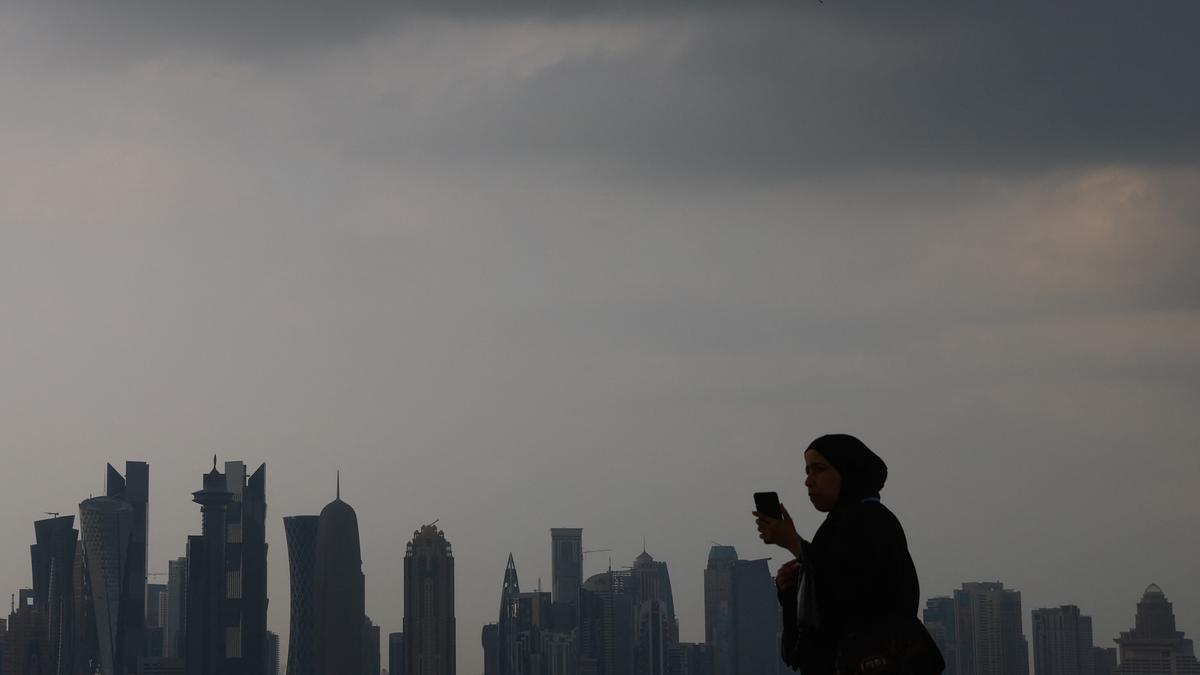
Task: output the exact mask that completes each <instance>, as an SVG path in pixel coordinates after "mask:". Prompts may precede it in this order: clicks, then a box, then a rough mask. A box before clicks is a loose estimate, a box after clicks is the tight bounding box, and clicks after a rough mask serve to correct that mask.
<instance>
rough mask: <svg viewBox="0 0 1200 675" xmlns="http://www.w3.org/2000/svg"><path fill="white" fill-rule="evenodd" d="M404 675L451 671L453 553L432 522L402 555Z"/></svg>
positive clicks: (416, 534) (449, 674)
mask: <svg viewBox="0 0 1200 675" xmlns="http://www.w3.org/2000/svg"><path fill="white" fill-rule="evenodd" d="M403 632H404V639H405V641H406V644H405V658H406V659H407V660H408V675H454V673H455V619H454V554H453V552H452V551H451V548H450V542H448V541H446V535H445V533H444V532H442V531H441V530H439V529H438V528H437V527H436V526H434V525H425V526H422V527H421V529H419V530H417V531H416V532H414V533H413V538H412V541H411V542H409V544H408V549H407V551H406V552H405V554H404V631H403Z"/></svg>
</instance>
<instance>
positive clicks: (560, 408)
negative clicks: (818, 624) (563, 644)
mask: <svg viewBox="0 0 1200 675" xmlns="http://www.w3.org/2000/svg"><path fill="white" fill-rule="evenodd" d="M1197 25H1200V4H1198V3H1196V2H1192V1H1188V0H1164V1H1163V2H1154V3H1133V2H1128V1H1127V0H1095V1H1094V2H1088V3H1086V5H1085V4H1080V3H1066V4H1064V3H1054V2H1045V1H1044V0H1012V1H1010V2H1003V3H954V2H948V1H945V0H912V1H911V2H905V3H903V4H896V3H891V4H881V3H862V2H855V1H854V0H824V2H817V1H816V0H799V1H796V2H772V1H764V0H749V1H747V2H737V3H730V2H714V1H712V0H698V1H696V2H667V3H633V2H610V1H603V0H577V1H576V0H572V1H571V2H558V3H547V2H527V1H522V0H516V1H514V2H505V3H488V4H487V5H486V6H484V5H483V4H482V3H463V2H430V1H429V0H413V1H412V2H403V3H396V2H388V1H385V0H346V1H345V2H341V3H336V5H334V4H329V5H328V6H326V3H311V2H299V3H297V2H288V1H287V0H260V1H256V2H254V3H251V4H250V5H247V3H245V2H235V1H234V0H207V1H206V2H151V1H148V0H106V1H105V2H100V3H97V2H83V1H80V0H64V1H63V2H45V1H44V0H10V1H9V2H4V3H0V90H2V91H4V92H6V93H7V94H8V95H7V96H6V97H5V102H6V105H5V106H4V107H3V110H2V111H0V122H2V123H0V147H3V148H4V152H3V153H2V156H0V242H2V245H0V313H2V316H0V321H2V325H3V327H4V330H3V331H0V373H2V374H3V377H0V428H2V429H4V448H5V453H4V457H5V460H6V463H5V475H6V476H8V477H9V481H8V483H7V484H6V488H5V491H4V494H3V496H2V497H0V507H2V508H3V510H4V512H5V514H6V517H5V518H4V519H3V520H2V521H0V540H3V541H6V542H15V543H19V546H16V544H14V547H15V548H14V549H13V552H10V553H7V554H6V555H3V556H0V584H5V585H7V586H8V588H9V589H10V592H15V591H16V589H18V588H22V587H26V586H28V585H29V584H30V583H31V582H30V581H29V580H28V579H29V576H30V559H29V556H28V554H27V548H26V546H27V545H28V544H32V543H33V542H34V539H35V537H36V535H35V533H34V530H33V526H32V525H31V523H33V522H35V521H38V520H42V519H44V518H45V517H47V512H62V513H64V514H65V513H76V515H78V514H77V511H76V509H77V505H78V504H79V503H80V502H81V501H82V500H84V499H86V498H88V497H89V496H92V497H96V498H102V497H105V496H106V495H108V493H109V490H108V485H107V484H106V477H105V475H104V466H105V463H106V461H111V462H112V464H113V466H114V467H115V468H116V469H118V470H119V471H124V470H125V469H124V466H125V465H124V464H123V463H124V462H125V461H127V460H133V461H144V462H147V463H148V464H149V465H150V466H151V467H152V480H151V482H150V488H149V511H148V516H149V529H148V532H147V538H146V546H147V561H148V565H147V567H148V570H149V571H150V572H152V573H158V574H163V573H166V574H168V575H169V573H170V568H169V561H172V560H177V559H179V558H180V557H182V556H184V555H185V553H186V551H185V550H184V549H183V545H184V544H183V543H181V540H180V534H181V533H187V534H192V535H194V534H195V533H196V532H197V531H198V522H199V517H198V513H197V512H198V507H197V505H196V504H195V503H193V502H192V501H191V500H190V495H191V493H192V492H194V491H196V489H197V487H198V485H197V476H198V475H199V474H202V473H204V472H206V471H208V470H209V461H210V458H211V457H212V455H213V454H214V453H216V454H218V455H219V457H220V458H221V459H222V460H225V459H241V460H243V461H245V462H247V464H248V466H250V467H257V466H259V465H260V464H264V463H265V464H266V465H267V466H268V467H270V481H269V485H268V490H267V495H266V498H267V502H268V503H269V512H268V514H267V519H266V522H265V524H264V538H265V540H266V543H267V544H268V545H269V546H270V554H269V556H268V559H267V589H266V591H267V596H268V597H269V598H270V599H271V602H270V604H269V606H268V609H267V627H268V628H269V629H270V630H272V631H273V632H275V633H277V634H278V635H279V636H280V640H281V644H280V647H281V649H282V650H285V651H286V649H287V645H286V644H285V643H286V641H287V639H288V638H287V632H288V629H289V619H290V616H289V613H288V602H287V600H286V598H287V595H288V592H289V581H288V572H289V567H288V556H287V555H286V549H287V544H286V536H285V534H284V529H283V517H284V516H288V515H293V514H316V513H318V512H319V510H320V509H321V508H322V506H323V505H324V504H326V503H327V502H329V501H330V500H332V499H334V497H335V489H336V488H335V482H336V478H335V475H336V472H337V471H339V470H340V471H341V473H342V497H343V498H344V499H345V500H346V501H347V502H348V503H352V504H353V506H354V509H355V510H356V513H357V515H358V522H359V527H360V528H361V532H362V535H363V538H362V542H361V543H362V570H363V573H364V574H365V575H366V601H365V602H366V608H365V609H366V614H367V615H368V616H369V617H370V618H371V620H372V622H373V623H374V624H375V625H377V626H380V627H381V632H386V633H391V632H396V631H398V630H399V628H400V626H401V624H402V621H403V616H402V613H403V610H402V598H403V584H404V581H403V575H402V574H401V573H400V572H399V571H398V567H399V561H400V560H401V559H402V558H403V555H404V551H405V546H406V544H407V542H408V541H409V540H410V538H411V533H412V531H413V530H414V528H417V527H419V526H421V525H423V524H428V523H432V522H434V521H437V522H438V527H439V528H442V529H444V531H445V532H446V533H447V537H448V538H449V539H450V540H451V541H453V543H454V552H455V579H456V589H455V602H456V605H457V606H456V608H455V619H456V625H457V636H456V645H457V666H458V668H459V670H461V671H463V672H464V673H468V674H471V673H475V672H478V671H480V670H481V669H482V667H481V666H482V654H480V653H479V650H478V649H476V648H475V643H477V642H478V638H479V636H478V632H477V627H478V626H482V625H484V624H485V623H486V622H488V621H492V620H494V617H493V615H494V614H495V612H496V589H495V585H496V583H497V577H498V576H499V575H500V574H501V572H502V571H503V570H504V568H505V564H506V562H507V559H508V554H509V552H513V553H514V554H515V557H516V560H517V562H518V564H519V566H520V569H521V580H522V583H523V589H531V588H533V587H535V586H536V582H537V580H538V579H539V578H541V579H542V580H543V582H544V588H545V590H546V591H547V592H550V593H551V594H552V595H553V588H552V586H553V577H554V570H553V563H552V560H551V559H550V556H549V555H548V553H549V552H548V550H547V549H548V541H547V540H548V535H547V533H548V532H550V531H551V530H552V529H554V528H582V529H583V530H584V534H585V538H584V542H585V543H586V547H585V550H592V551H596V552H592V553H586V554H585V553H583V552H582V551H581V552H580V558H581V560H580V567H581V574H580V576H581V577H582V579H584V580H585V581H586V580H587V579H588V578H590V577H591V576H593V575H595V574H597V573H601V572H603V571H604V570H606V569H607V567H608V561H609V557H610V556H611V559H612V561H613V564H614V566H623V565H627V564H632V561H633V560H635V559H636V557H637V556H638V555H639V554H640V553H641V551H642V550H643V543H642V542H643V541H645V542H646V549H648V551H649V553H650V554H651V555H653V556H654V558H655V559H656V560H660V561H667V562H669V563H670V565H671V583H672V585H673V590H674V596H675V597H674V604H675V608H674V609H675V614H676V617H677V620H678V624H679V633H680V635H679V637H680V640H681V641H682V642H686V643H692V644H694V643H699V642H702V641H703V635H704V619H703V616H704V610H703V599H702V595H703V593H702V589H703V578H704V568H705V566H706V563H707V553H708V550H709V549H710V548H711V546H712V543H713V542H717V543H719V544H722V545H727V546H732V547H734V548H736V550H737V551H738V553H739V554H740V555H741V556H743V557H746V558H749V559H752V558H765V557H770V558H771V560H770V561H769V562H768V563H767V565H768V568H769V569H770V570H772V571H773V570H774V569H775V568H776V567H778V565H779V564H780V563H781V562H782V561H783V559H784V558H783V556H784V555H786V554H784V553H783V552H782V551H781V550H778V549H772V548H769V547H766V546H763V545H762V544H761V543H760V542H759V541H758V539H757V537H756V533H755V529H754V524H753V520H752V518H751V517H750V515H749V512H750V511H751V510H752V509H753V498H752V495H753V494H754V493H755V492H760V491H770V490H774V491H777V492H778V493H779V494H780V497H781V500H782V502H783V503H784V505H786V506H787V507H788V509H789V511H790V512H791V514H792V515H793V516H794V517H795V518H796V521H797V524H798V526H799V531H800V533H801V534H804V535H808V536H811V535H812V533H813V532H814V531H815V530H816V528H817V526H818V525H819V523H820V522H821V516H820V514H818V513H816V512H815V511H814V510H813V509H811V508H810V505H809V503H808V502H807V500H806V491H805V489H804V488H803V486H802V481H803V474H804V469H803V462H802V457H801V454H802V451H803V450H804V448H805V446H806V444H807V443H808V442H810V441H811V439H813V438H816V437H817V436H820V435H822V434H826V433H838V432H846V433H852V434H855V435H856V436H858V437H860V438H861V439H862V440H863V441H865V442H866V443H867V445H869V446H870V447H871V448H872V449H874V450H875V451H876V452H877V453H878V454H879V455H880V456H881V457H882V458H883V459H884V460H885V461H886V462H887V464H888V466H889V476H890V477H889V480H888V483H887V485H886V486H885V487H884V490H883V493H882V498H883V501H884V503H885V504H886V505H887V506H888V508H889V509H890V510H892V511H893V512H894V513H895V514H896V515H897V516H898V518H899V519H900V521H901V522H902V523H903V524H904V527H905V530H906V534H907V538H908V543H909V548H910V550H911V552H912V555H913V558H914V562H915V565H916V570H917V574H918V576H919V581H920V585H921V589H922V596H923V598H929V597H932V596H937V595H945V594H949V593H952V592H953V590H954V589H957V588H959V587H960V586H961V584H962V583H963V582H964V581H989V580H990V581H1001V582H1003V583H1004V584H1005V586H1006V587H1007V588H1014V589H1018V590H1019V591H1020V593H1021V599H1022V607H1023V612H1028V610H1030V609H1033V608H1050V607H1060V606H1063V605H1067V604H1075V605H1077V606H1078V607H1080V609H1081V611H1082V612H1083V613H1084V614H1086V615H1087V616H1090V617H1091V618H1092V622H1093V632H1094V634H1095V635H1096V636H1097V637H1096V640H1097V641H1098V642H1100V643H1102V644H1103V643H1104V641H1106V640H1108V639H1110V638H1111V637H1114V636H1116V635H1119V634H1120V632H1122V631H1125V630H1127V629H1128V627H1129V626H1128V617H1127V614H1128V611H1129V603H1130V602H1131V600H1130V599H1131V598H1133V599H1136V598H1137V597H1140V595H1141V594H1142V592H1143V591H1144V589H1145V588H1146V585H1147V584H1149V583H1152V582H1153V583H1156V584H1158V585H1159V586H1160V587H1161V588H1163V589H1164V590H1165V591H1166V592H1167V593H1168V594H1170V598H1171V601H1172V602H1173V603H1174V604H1175V608H1176V613H1177V620H1178V624H1179V627H1180V629H1182V630H1184V631H1187V632H1188V634H1189V635H1193V634H1200V583H1197V579H1196V569H1195V568H1196V565H1195V561H1196V560H1200V538H1198V537H1195V536H1192V533H1193V532H1194V529H1195V523H1194V521H1195V514H1196V513H1200V491H1198V490H1197V489H1196V485H1197V483H1200V452H1197V449H1200V425H1198V424H1197V423H1196V421H1195V417H1196V415H1195V411H1196V410H1197V409H1200V375H1198V374H1200V293H1198V291H1197V289H1200V266H1197V265H1196V263H1195V258H1196V253H1195V252H1196V251H1197V250H1200V227H1197V226H1196V223H1200V124H1197V123H1196V120H1197V119H1200V88H1197V87H1196V86H1195V84H1194V81H1195V79H1196V77H1195V70H1196V68H1195V63H1196V62H1197V61H1198V60H1200V41H1197V40H1196V38H1195V35H1196V32H1197V30H1196V26H1197ZM97 467H98V468H97ZM75 525H76V528H77V529H78V528H79V527H80V525H81V524H80V522H79V518H78V517H77V518H76V523H75ZM605 549H611V550H605ZM161 580H162V579H161V578H157V577H156V578H155V581H156V582H157V581H161ZM660 616H661V615H660ZM1028 618H1029V617H1028V616H1026V617H1025V619H1026V621H1025V623H1026V624H1027V625H1028V623H1029V621H1028ZM1026 630H1027V631H1028V626H1027V628H1026ZM129 631H130V633H131V634H132V632H135V631H136V627H134V626H130V627H129ZM113 649H114V650H115V649H116V647H115V646H114V647H113ZM281 658H282V654H281Z"/></svg>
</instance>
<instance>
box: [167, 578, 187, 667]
mask: <svg viewBox="0 0 1200 675" xmlns="http://www.w3.org/2000/svg"><path fill="white" fill-rule="evenodd" d="M186 581H187V558H176V559H174V560H170V561H168V562H167V598H166V602H167V611H166V621H164V622H163V656H164V657H178V656H182V655H183V644H182V643H181V642H180V640H181V638H182V630H181V629H182V628H183V611H184V610H183V606H184V598H185V593H186V586H187V584H186Z"/></svg>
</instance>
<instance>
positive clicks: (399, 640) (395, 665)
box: [388, 624, 498, 675]
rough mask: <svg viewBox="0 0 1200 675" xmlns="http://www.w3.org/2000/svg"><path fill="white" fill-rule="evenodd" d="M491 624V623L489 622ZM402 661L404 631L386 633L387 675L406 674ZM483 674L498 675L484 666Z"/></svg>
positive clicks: (404, 664)
mask: <svg viewBox="0 0 1200 675" xmlns="http://www.w3.org/2000/svg"><path fill="white" fill-rule="evenodd" d="M489 625H491V624H489ZM406 666H407V664H406V663H405V661H404V633H403V632H399V633H388V675H408V671H407V670H405V667H406ZM484 669H485V671H484V675H498V674H497V673H492V672H488V671H487V670H486V666H485V667H484Z"/></svg>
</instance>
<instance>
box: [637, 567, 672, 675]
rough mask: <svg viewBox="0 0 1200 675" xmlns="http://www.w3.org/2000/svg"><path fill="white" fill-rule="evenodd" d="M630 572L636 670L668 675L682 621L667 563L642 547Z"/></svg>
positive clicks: (640, 674) (643, 673)
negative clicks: (678, 612) (676, 616)
mask: <svg viewBox="0 0 1200 675" xmlns="http://www.w3.org/2000/svg"><path fill="white" fill-rule="evenodd" d="M631 576H632V581H634V582H635V583H634V584H633V586H634V589H632V590H634V593H635V597H634V602H635V603H636V610H635V612H636V616H637V618H636V630H637V632H636V634H635V638H634V649H635V651H636V657H635V658H636V661H635V665H634V673H635V674H636V675H666V674H667V672H668V671H667V669H668V665H669V662H670V659H671V656H672V653H673V652H674V651H675V650H676V649H677V648H678V645H679V622H678V620H677V619H676V618H675V599H674V596H673V595H672V593H671V576H670V574H669V573H668V572H667V564H666V563H665V562H660V561H656V560H655V559H654V558H653V557H652V556H651V555H650V554H649V553H647V552H646V551H642V552H641V554H640V555H638V557H637V558H636V559H635V560H634V561H633V570H632V575H631Z"/></svg>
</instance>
